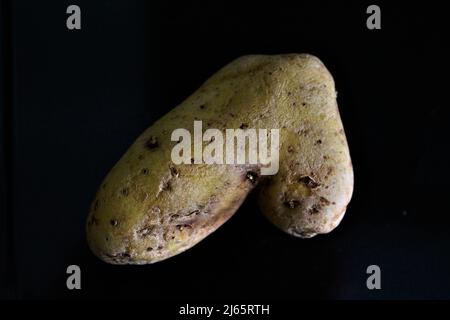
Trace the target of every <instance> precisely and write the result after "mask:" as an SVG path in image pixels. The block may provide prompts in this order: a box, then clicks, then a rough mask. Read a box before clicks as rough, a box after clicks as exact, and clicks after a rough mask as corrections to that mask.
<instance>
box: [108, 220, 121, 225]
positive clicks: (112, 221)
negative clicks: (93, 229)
mask: <svg viewBox="0 0 450 320" xmlns="http://www.w3.org/2000/svg"><path fill="white" fill-rule="evenodd" d="M109 223H110V224H111V225H112V226H113V227H117V226H118V225H119V221H117V220H116V219H111V220H109Z"/></svg>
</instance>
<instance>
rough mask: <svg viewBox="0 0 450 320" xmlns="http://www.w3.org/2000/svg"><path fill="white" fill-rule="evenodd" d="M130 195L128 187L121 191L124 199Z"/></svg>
mask: <svg viewBox="0 0 450 320" xmlns="http://www.w3.org/2000/svg"><path fill="white" fill-rule="evenodd" d="M129 193H130V190H129V189H128V188H126V187H125V188H123V189H121V190H120V194H121V195H122V196H124V197H127V196H128V194H129Z"/></svg>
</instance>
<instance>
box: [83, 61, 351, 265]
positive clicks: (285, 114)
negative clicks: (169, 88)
mask: <svg viewBox="0 0 450 320" xmlns="http://www.w3.org/2000/svg"><path fill="white" fill-rule="evenodd" d="M194 120H202V121H203V126H204V128H203V130H206V129H208V128H217V129H220V130H223V132H224V130H225V129H226V128H240V127H241V128H242V127H247V128H262V129H280V170H279V172H278V174H277V175H275V176H268V177H267V176H266V177H264V179H263V176H260V175H259V170H260V168H259V167H258V166H255V165H253V166H250V165H205V164H202V165H196V164H183V165H174V164H172V162H171V159H170V154H171V149H172V147H173V146H174V145H175V144H176V142H172V141H171V139H170V135H171V133H172V131H173V130H174V129H177V128H186V129H188V130H190V131H191V132H192V126H193V122H194ZM249 177H250V178H251V179H249ZM261 180H264V181H262V183H261V184H260V185H259V191H258V192H259V193H260V201H259V203H260V207H261V209H262V211H263V213H264V214H265V215H266V216H267V217H268V219H269V220H270V221H272V222H273V223H274V224H275V225H276V226H278V227H279V228H281V229H282V230H284V231H286V232H288V233H290V234H293V235H296V236H301V237H309V236H312V235H315V234H317V233H325V232H329V231H330V230H332V229H333V228H334V227H335V226H336V225H337V224H338V223H339V221H340V219H341V218H342V215H343V214H344V212H345V207H346V205H347V203H348V202H349V200H350V197H351V193H352V189H353V171H352V168H351V161H350V155H349V150H348V146H347V143H346V139H345V134H344V132H343V128H342V123H341V120H340V117H339V112H338V109H337V105H336V93H335V89H334V83H333V79H332V77H331V75H330V74H329V72H328V71H327V70H326V68H325V67H324V66H323V64H322V63H321V62H320V61H319V60H318V59H317V58H315V57H313V56H310V55H304V54H302V55H298V54H289V55H277V56H263V55H252V56H244V57H241V58H239V59H237V60H235V61H233V62H232V63H230V64H229V65H227V66H225V67H224V68H222V69H221V70H220V71H219V72H217V73H216V74H215V75H213V76H212V77H211V78H210V79H209V80H208V81H206V82H205V83H204V84H203V85H202V86H201V87H200V88H199V89H198V90H197V91H196V92H195V93H194V94H193V95H191V96H190V97H189V98H187V99H186V100H185V101H184V102H183V103H181V104H180V105H179V106H178V107H176V108H175V109H173V110H172V111H170V112H169V113H168V114H166V115H165V116H163V117H162V118H161V119H159V120H158V121H157V122H155V124H153V125H152V126H151V127H149V128H148V129H147V130H146V131H145V132H144V133H143V134H142V135H141V136H140V137H139V138H138V139H137V140H136V141H135V142H134V143H133V145H132V146H131V147H130V149H129V150H128V151H127V152H126V153H125V155H124V156H123V157H122V158H121V159H120V160H119V162H118V163H117V164H116V165H115V166H114V167H113V169H112V170H111V172H110V173H109V174H108V175H107V177H106V178H105V180H104V181H103V183H102V185H101V186H100V188H99V190H98V192H97V195H96V197H95V199H94V201H93V203H92V205H91V209H90V213H89V216H88V220H87V226H86V230H87V239H88V243H89V246H90V248H91V249H92V251H93V252H94V253H95V254H96V255H97V256H98V257H99V258H101V259H102V260H104V261H106V262H109V263H114V264H146V263H153V262H157V261H161V260H164V259H166V258H169V257H171V256H173V255H176V254H178V253H180V252H183V251H185V250H187V249H189V248H190V247H192V246H193V245H195V244H196V243H198V242H199V241H201V240H202V239H203V238H205V237H206V236H207V235H209V234H210V233H211V232H213V231H214V230H216V229H217V228H218V227H219V226H220V225H222V224H223V223H224V222H225V221H226V220H227V219H229V218H230V217H231V216H232V215H233V214H234V212H235V211H236V210H237V208H238V207H239V206H240V204H241V203H242V202H243V200H244V199H245V197H246V196H247V195H248V193H249V192H250V191H251V190H252V189H253V188H254V187H255V186H256V185H257V184H258V183H259V181H261Z"/></svg>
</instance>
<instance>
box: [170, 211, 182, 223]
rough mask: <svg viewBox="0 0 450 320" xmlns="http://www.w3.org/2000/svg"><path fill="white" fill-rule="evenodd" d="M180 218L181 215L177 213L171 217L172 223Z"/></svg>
mask: <svg viewBox="0 0 450 320" xmlns="http://www.w3.org/2000/svg"><path fill="white" fill-rule="evenodd" d="M179 217H180V215H179V214H177V213H174V214H173V215H171V216H170V221H174V220H177V219H178V218H179Z"/></svg>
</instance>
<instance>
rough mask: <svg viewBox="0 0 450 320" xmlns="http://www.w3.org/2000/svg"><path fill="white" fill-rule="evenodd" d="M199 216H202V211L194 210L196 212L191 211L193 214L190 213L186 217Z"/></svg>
mask: <svg viewBox="0 0 450 320" xmlns="http://www.w3.org/2000/svg"><path fill="white" fill-rule="evenodd" d="M198 214H200V210H194V211H191V212H189V213H188V214H187V215H186V217H189V216H191V215H195V216H196V215H198Z"/></svg>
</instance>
